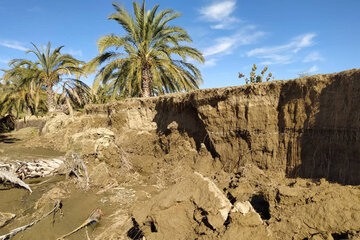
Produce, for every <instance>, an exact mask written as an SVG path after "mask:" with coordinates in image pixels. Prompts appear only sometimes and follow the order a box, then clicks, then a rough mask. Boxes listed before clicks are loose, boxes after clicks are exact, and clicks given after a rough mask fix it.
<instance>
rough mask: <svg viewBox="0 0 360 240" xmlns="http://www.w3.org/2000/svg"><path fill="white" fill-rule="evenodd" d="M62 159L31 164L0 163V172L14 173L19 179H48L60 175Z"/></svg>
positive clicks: (21, 162) (17, 162)
mask: <svg viewBox="0 0 360 240" xmlns="http://www.w3.org/2000/svg"><path fill="white" fill-rule="evenodd" d="M63 164H64V160H63V159H58V158H53V159H47V160H37V161H31V162H24V161H12V162H0V170H5V171H7V172H12V173H14V174H15V175H16V176H17V177H18V178H20V179H28V178H37V177H49V176H54V175H56V174H60V173H61V171H62V170H63V168H62V166H63Z"/></svg>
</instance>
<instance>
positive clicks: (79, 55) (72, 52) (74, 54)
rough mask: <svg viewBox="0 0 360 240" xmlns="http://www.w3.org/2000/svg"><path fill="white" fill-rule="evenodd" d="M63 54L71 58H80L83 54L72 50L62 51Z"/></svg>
mask: <svg viewBox="0 0 360 240" xmlns="http://www.w3.org/2000/svg"><path fill="white" fill-rule="evenodd" d="M64 53H67V54H70V55H73V56H78V57H82V55H83V53H82V51H81V50H73V49H66V50H64Z"/></svg>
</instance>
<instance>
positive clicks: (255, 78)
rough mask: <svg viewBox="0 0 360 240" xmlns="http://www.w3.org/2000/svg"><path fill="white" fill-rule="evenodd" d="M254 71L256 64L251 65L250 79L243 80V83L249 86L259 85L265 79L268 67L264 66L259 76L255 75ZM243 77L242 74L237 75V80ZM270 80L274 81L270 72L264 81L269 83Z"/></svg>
mask: <svg viewBox="0 0 360 240" xmlns="http://www.w3.org/2000/svg"><path fill="white" fill-rule="evenodd" d="M256 70H257V66H256V64H254V65H253V67H252V69H251V72H250V78H245V83H246V84H251V83H261V82H263V80H264V77H265V73H266V71H267V70H268V67H267V66H265V67H264V68H263V70H262V71H261V72H260V74H256ZM243 77H245V75H244V74H242V73H239V78H243ZM271 79H274V76H273V75H272V73H271V72H270V73H269V74H268V75H267V76H266V81H267V82H268V81H270V80H271Z"/></svg>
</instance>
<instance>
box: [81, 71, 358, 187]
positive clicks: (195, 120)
mask: <svg viewBox="0 0 360 240" xmlns="http://www.w3.org/2000/svg"><path fill="white" fill-rule="evenodd" d="M359 92H360V71H359V70H350V71H346V72H341V73H338V74H329V75H317V76H311V77H305V78H302V79H296V80H290V81H275V82H269V83H263V84H257V85H248V86H242V87H230V88H220V89H206V90H200V91H195V92H192V93H188V94H173V95H168V96H165V97H157V98H150V99H132V100H128V101H123V102H118V103H113V104H109V105H105V106H89V107H88V108H87V113H88V114H90V115H91V114H98V113H103V114H107V115H108V118H107V121H108V124H109V125H110V126H111V127H112V128H114V129H116V130H117V131H122V130H121V129H124V128H126V129H132V130H138V131H156V132H157V133H158V134H166V133H167V131H168V126H169V124H170V123H172V122H175V123H176V124H177V128H178V130H179V131H180V132H181V133H186V134H187V135H188V136H189V137H190V138H192V139H193V140H194V141H195V143H196V147H197V149H199V147H200V144H201V143H204V144H205V146H206V148H207V149H208V151H209V152H210V153H211V155H212V156H213V157H215V158H216V157H217V158H219V160H220V161H221V163H222V164H223V166H224V168H225V169H226V171H228V172H232V171H233V170H235V171H236V170H238V169H239V167H241V166H244V165H245V164H246V163H253V164H255V165H256V166H258V167H260V168H261V169H272V170H281V171H283V172H285V173H286V174H287V175H288V176H291V177H305V178H326V179H328V180H330V181H334V182H338V183H343V184H354V185H356V184H360V174H358V171H359V169H360V162H359V160H358V156H359V154H360V131H359V130H360V108H359V107H358V103H359V102H360V94H359Z"/></svg>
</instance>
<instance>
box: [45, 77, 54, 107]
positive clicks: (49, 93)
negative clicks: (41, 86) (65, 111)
mask: <svg viewBox="0 0 360 240" xmlns="http://www.w3.org/2000/svg"><path fill="white" fill-rule="evenodd" d="M52 87H53V86H52V85H51V84H47V85H46V95H47V100H46V105H47V107H48V112H55V110H56V109H55V99H54V91H53V89H52Z"/></svg>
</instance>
